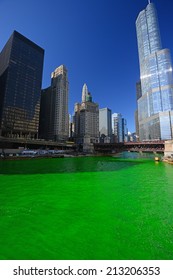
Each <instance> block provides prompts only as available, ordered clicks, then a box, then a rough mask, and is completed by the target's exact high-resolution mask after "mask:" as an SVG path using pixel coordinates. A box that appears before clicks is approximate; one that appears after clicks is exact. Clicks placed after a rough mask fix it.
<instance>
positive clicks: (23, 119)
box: [0, 31, 44, 138]
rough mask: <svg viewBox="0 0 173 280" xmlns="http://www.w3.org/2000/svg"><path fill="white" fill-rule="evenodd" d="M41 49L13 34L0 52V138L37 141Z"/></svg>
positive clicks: (41, 69)
mask: <svg viewBox="0 0 173 280" xmlns="http://www.w3.org/2000/svg"><path fill="white" fill-rule="evenodd" d="M43 59H44V50H43V49H42V48H41V47H39V46H38V45H36V44H35V43H33V42H32V41H30V40H29V39H27V38H26V37H24V36H23V35H21V34H20V33H18V32H17V31H14V32H13V34H12V35H11V37H10V38H9V40H8V42H7V43H6V45H5V46H4V48H3V50H2V51H1V53H0V135H1V136H5V137H11V138H37V137H38V125H39V110H40V93H41V83H42V72H43Z"/></svg>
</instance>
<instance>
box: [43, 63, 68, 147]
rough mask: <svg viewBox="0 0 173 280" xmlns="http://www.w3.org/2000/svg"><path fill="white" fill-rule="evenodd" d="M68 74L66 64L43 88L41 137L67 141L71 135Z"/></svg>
mask: <svg viewBox="0 0 173 280" xmlns="http://www.w3.org/2000/svg"><path fill="white" fill-rule="evenodd" d="M68 85H69V83H68V76H67V69H66V67H65V66H64V65H61V66H59V67H58V68H56V69H55V71H54V72H52V74H51V86H50V87H48V88H47V89H44V90H42V94H41V108H40V129H39V135H40V138H44V139H49V140H54V141H59V142H61V141H66V140H68V137H69V114H68V87H69V86H68Z"/></svg>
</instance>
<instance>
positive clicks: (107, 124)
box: [99, 108, 112, 143]
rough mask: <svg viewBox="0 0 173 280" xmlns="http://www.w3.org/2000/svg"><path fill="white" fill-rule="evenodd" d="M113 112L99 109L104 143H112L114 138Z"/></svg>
mask: <svg viewBox="0 0 173 280" xmlns="http://www.w3.org/2000/svg"><path fill="white" fill-rule="evenodd" d="M111 118H112V112H111V110H110V109H108V108H102V109H99V133H100V139H101V141H102V142H108V143H110V142H111V138H112V123H111V121H112V120H111Z"/></svg>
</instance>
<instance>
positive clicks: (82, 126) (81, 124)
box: [74, 84, 99, 152]
mask: <svg viewBox="0 0 173 280" xmlns="http://www.w3.org/2000/svg"><path fill="white" fill-rule="evenodd" d="M74 126H75V127H74V137H75V142H76V143H77V144H81V145H82V146H83V151H85V152H91V151H92V150H93V143H98V142H99V107H98V104H97V103H94V102H93V101H92V96H91V94H90V93H89V92H88V88H87V85H86V84H84V86H83V89H82V103H76V104H75V116H74Z"/></svg>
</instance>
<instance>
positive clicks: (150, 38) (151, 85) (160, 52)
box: [136, 1, 173, 140]
mask: <svg viewBox="0 0 173 280" xmlns="http://www.w3.org/2000/svg"><path fill="white" fill-rule="evenodd" d="M136 31H137V42H138V53H139V65H140V82H141V93H142V96H141V97H139V98H138V122H139V137H140V140H150V139H151V140H155V139H157V140H159V139H162V140H165V139H171V138H172V135H173V75H172V63H171V56H170V51H169V49H162V45H161V39H160V32H159V25H158V18H157V13H156V9H155V6H154V4H153V3H150V1H149V4H148V5H147V7H146V8H145V9H144V10H142V11H141V12H140V13H139V15H138V17H137V20H136Z"/></svg>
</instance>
